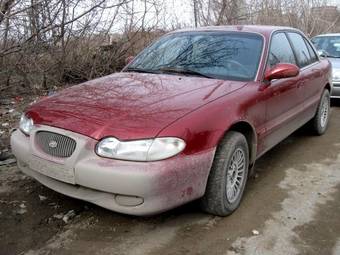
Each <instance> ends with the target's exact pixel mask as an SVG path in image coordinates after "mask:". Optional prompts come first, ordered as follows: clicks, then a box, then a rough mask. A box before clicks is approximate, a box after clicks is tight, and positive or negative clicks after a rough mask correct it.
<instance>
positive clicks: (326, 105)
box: [311, 89, 330, 135]
mask: <svg viewBox="0 0 340 255" xmlns="http://www.w3.org/2000/svg"><path fill="white" fill-rule="evenodd" d="M329 114H330V95H329V91H328V90H327V89H326V90H324V92H323V94H322V96H321V100H320V102H319V106H318V108H317V111H316V114H315V116H314V118H313V119H312V123H311V124H312V128H313V131H314V132H315V133H316V134H317V135H323V134H324V133H325V132H326V129H327V127H328V121H329Z"/></svg>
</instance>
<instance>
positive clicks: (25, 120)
mask: <svg viewBox="0 0 340 255" xmlns="http://www.w3.org/2000/svg"><path fill="white" fill-rule="evenodd" d="M33 124H34V123H33V120H32V119H31V118H29V117H27V116H26V115H25V114H23V115H21V118H20V123H19V128H20V130H21V131H22V132H23V133H24V134H26V135H30V132H31V130H32V128H33Z"/></svg>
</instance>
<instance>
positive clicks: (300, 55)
mask: <svg viewBox="0 0 340 255" xmlns="http://www.w3.org/2000/svg"><path fill="white" fill-rule="evenodd" d="M288 36H289V39H290V40H291V43H292V45H293V48H294V50H295V54H296V58H297V61H298V65H299V67H305V66H308V65H309V64H310V63H312V59H311V57H310V55H309V51H308V48H307V45H306V43H305V40H304V39H303V37H302V36H301V35H299V34H297V33H288Z"/></svg>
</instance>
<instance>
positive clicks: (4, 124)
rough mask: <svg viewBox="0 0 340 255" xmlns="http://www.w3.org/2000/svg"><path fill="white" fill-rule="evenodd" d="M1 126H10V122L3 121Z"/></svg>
mask: <svg viewBox="0 0 340 255" xmlns="http://www.w3.org/2000/svg"><path fill="white" fill-rule="evenodd" d="M1 126H2V127H8V126H9V123H8V122H5V123H2V124H1Z"/></svg>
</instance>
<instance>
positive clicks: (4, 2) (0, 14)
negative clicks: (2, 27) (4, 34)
mask: <svg viewBox="0 0 340 255" xmlns="http://www.w3.org/2000/svg"><path fill="white" fill-rule="evenodd" d="M13 3H14V0H1V1H0V24H1V23H2V21H3V20H4V19H5V17H6V14H7V12H8V11H9V10H10V8H11V5H12V4H13Z"/></svg>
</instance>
